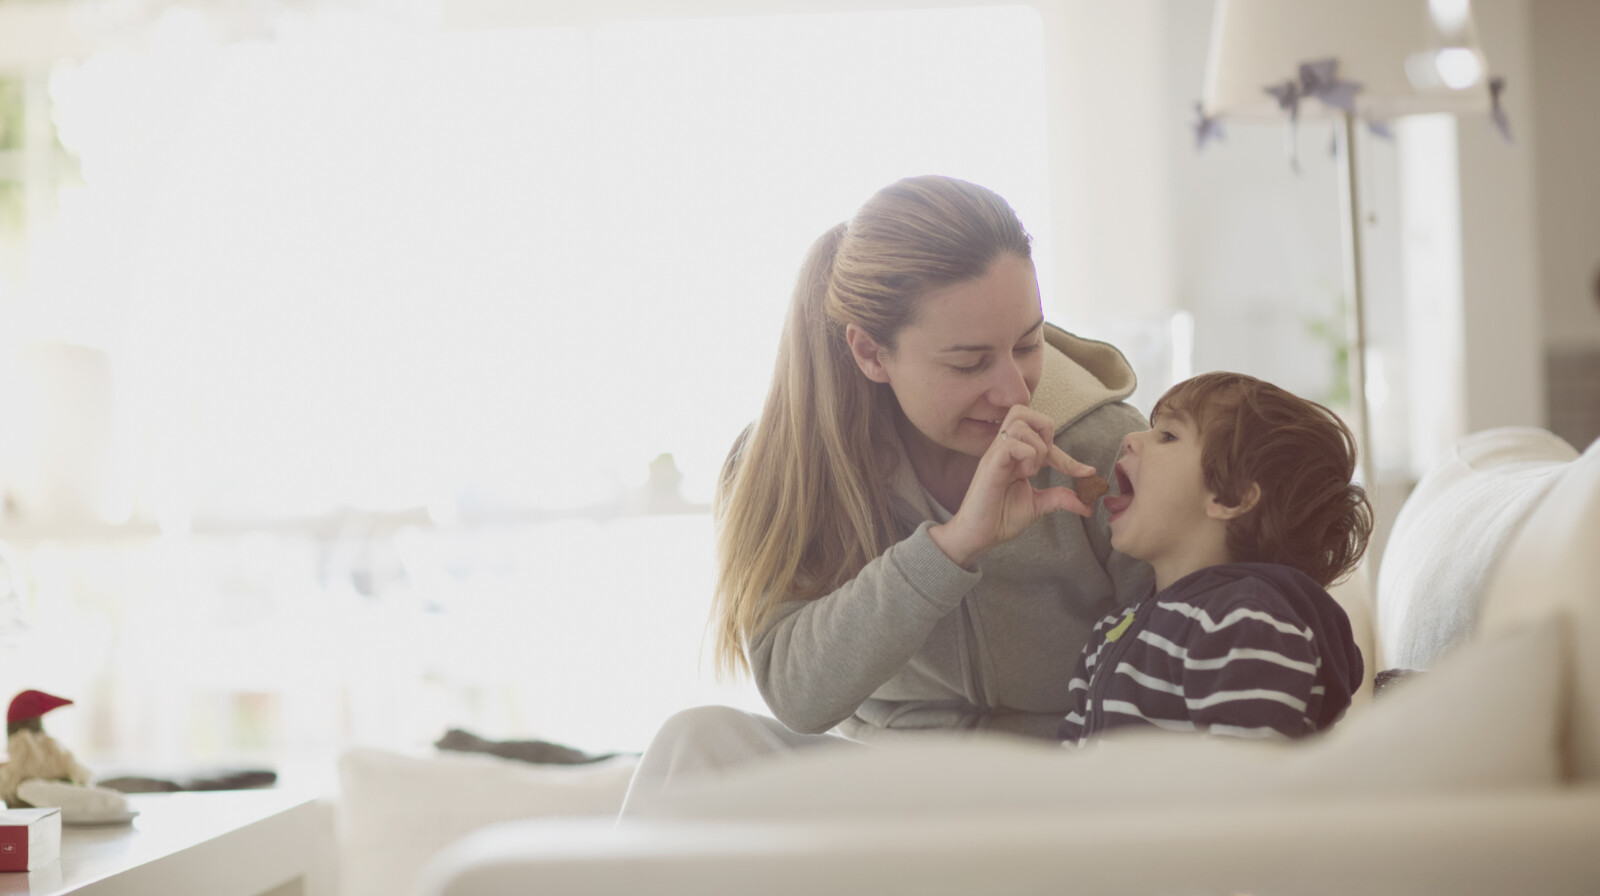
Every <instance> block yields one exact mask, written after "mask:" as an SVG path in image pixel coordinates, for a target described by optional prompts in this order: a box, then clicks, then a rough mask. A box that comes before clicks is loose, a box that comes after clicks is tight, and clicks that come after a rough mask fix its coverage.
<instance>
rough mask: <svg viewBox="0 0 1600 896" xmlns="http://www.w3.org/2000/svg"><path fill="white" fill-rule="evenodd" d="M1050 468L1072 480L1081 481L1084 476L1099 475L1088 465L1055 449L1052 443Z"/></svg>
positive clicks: (1097, 471)
mask: <svg viewBox="0 0 1600 896" xmlns="http://www.w3.org/2000/svg"><path fill="white" fill-rule="evenodd" d="M1050 466H1052V467H1055V468H1056V469H1057V470H1060V471H1061V472H1063V473H1065V474H1067V475H1068V476H1071V477H1072V478H1073V479H1082V478H1083V477H1085V476H1098V475H1100V471H1099V470H1096V469H1095V468H1094V467H1092V466H1090V465H1089V464H1086V463H1084V462H1083V461H1081V460H1078V459H1077V458H1075V457H1073V456H1072V455H1070V454H1068V453H1067V452H1065V451H1062V450H1061V449H1060V448H1057V447H1056V446H1055V444H1054V443H1052V444H1051V445H1050Z"/></svg>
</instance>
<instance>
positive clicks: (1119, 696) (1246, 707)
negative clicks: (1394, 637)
mask: <svg viewBox="0 0 1600 896" xmlns="http://www.w3.org/2000/svg"><path fill="white" fill-rule="evenodd" d="M1361 676H1362V662H1361V652H1360V650H1359V649H1357V647H1356V644H1355V638H1354V635H1353V634H1352V633H1351V629H1350V620H1349V618H1348V617H1347V616H1346V615H1345V612H1344V609H1343V608H1341V607H1340V606H1339V604H1338V603H1337V602H1336V601H1335V600H1334V599H1333V598H1332V597H1331V596H1329V594H1328V592H1327V591H1326V590H1325V589H1323V588H1322V587H1321V586H1320V585H1318V584H1317V583H1316V582H1315V581H1313V580H1312V579H1311V577H1309V576H1307V575H1305V574H1304V573H1302V572H1300V571H1299V570H1296V569H1293V568H1290V567H1287V566H1280V565H1278V564H1274V563H1225V564H1222V565H1220V566H1212V567H1208V568H1206V569H1202V570H1200V571H1199V572H1195V573H1191V574H1190V575H1188V576H1185V577H1183V578H1182V579H1179V580H1178V581H1177V582H1175V583H1173V584H1172V585H1171V586H1170V587H1168V588H1167V589H1166V590H1164V591H1161V592H1159V593H1156V594H1152V595H1150V596H1148V597H1146V598H1144V599H1143V600H1141V601H1139V602H1138V603H1137V604H1135V605H1134V606H1132V607H1130V608H1129V609H1127V610H1126V611H1123V612H1119V613H1116V614H1113V615H1111V616H1107V617H1106V618H1104V619H1102V620H1101V621H1100V622H1098V623H1097V624H1096V625H1095V627H1094V630H1093V632H1092V633H1091V634H1090V636H1089V643H1088V644H1087V645H1085V647H1084V649H1083V654H1082V655H1081V656H1080V657H1079V659H1078V664H1077V668H1076V669H1075V671H1074V672H1073V677H1072V680H1071V682H1070V684H1069V688H1070V690H1071V694H1072V700H1073V708H1072V711H1071V712H1069V713H1068V714H1067V717H1066V719H1065V721H1063V722H1062V724H1061V728H1060V732H1059V734H1060V738H1061V740H1062V741H1063V742H1064V743H1066V744H1074V745H1075V744H1082V743H1084V742H1086V741H1088V740H1090V739H1091V738H1093V737H1094V736H1095V735H1097V734H1099V733H1100V732H1103V731H1106V730H1107V729H1111V728H1117V727H1121V726H1125V725H1154V726H1156V727H1158V728H1164V729H1168V730H1172V731H1201V732H1207V733H1210V734H1218V735H1228V736H1234V737H1255V738H1265V737H1291V738H1292V737H1301V736H1303V735H1306V734H1311V733H1312V732H1315V731H1320V730H1322V729H1324V728H1327V727H1328V726H1330V725H1332V724H1333V723H1334V722H1336V721H1338V719H1339V717H1340V716H1342V715H1343V714H1344V711H1345V709H1346V708H1347V707H1349V705H1350V696H1351V694H1353V693H1354V692H1355V691H1356V689H1357V688H1358V687H1360V685H1361Z"/></svg>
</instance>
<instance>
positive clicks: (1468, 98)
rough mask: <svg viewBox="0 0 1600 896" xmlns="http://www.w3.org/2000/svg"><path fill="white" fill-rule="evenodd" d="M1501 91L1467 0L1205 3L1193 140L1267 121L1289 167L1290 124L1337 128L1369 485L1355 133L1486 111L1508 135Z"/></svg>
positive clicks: (1358, 409) (1349, 331)
mask: <svg viewBox="0 0 1600 896" xmlns="http://www.w3.org/2000/svg"><path fill="white" fill-rule="evenodd" d="M1502 86H1503V82H1502V81H1501V80H1500V79H1497V78H1492V77H1490V76H1489V68H1488V64H1487V62H1486V61H1485V59H1484V56H1483V52H1482V50H1481V49H1479V46H1478V39H1477V31H1476V28H1475V27H1474V25H1473V21H1472V10H1471V5H1470V2H1469V0H1217V5H1216V12H1215V17H1214V19H1213V21H1212V29H1211V51H1210V56H1209V58H1208V61H1207V67H1206V80H1205V89H1204V93H1203V94H1202V98H1201V100H1200V104H1199V114H1200V120H1199V122H1198V124H1197V136H1198V142H1199V143H1200V144H1201V145H1204V143H1205V142H1206V140H1207V139H1209V138H1210V137H1212V136H1214V135H1215V134H1216V133H1217V132H1218V130H1219V125H1220V123H1221V122H1223V121H1229V122H1233V121H1262V122H1265V121H1271V122H1275V123H1277V124H1278V125H1279V126H1280V127H1286V128H1287V133H1288V135H1289V160H1288V164H1290V165H1296V166H1297V165H1298V164H1299V162H1298V160H1297V159H1296V157H1295V134H1296V129H1297V128H1298V126H1299V124H1300V123H1301V122H1303V121H1308V120H1317V119H1321V120H1329V119H1331V120H1332V121H1333V122H1334V124H1335V127H1336V129H1337V130H1336V133H1337V134H1338V137H1337V138H1336V139H1337V146H1338V148H1339V154H1340V156H1341V158H1340V166H1341V168H1340V192H1341V194H1342V195H1341V206H1342V212H1343V215H1342V217H1343V219H1344V243H1345V245H1344V257H1345V265H1344V279H1345V289H1346V294H1347V300H1346V302H1345V317H1346V320H1345V328H1346V337H1347V341H1348V345H1349V361H1348V365H1347V366H1348V372H1349V378H1350V404H1351V414H1352V416H1353V418H1354V419H1353V420H1352V421H1351V423H1352V428H1353V429H1354V430H1355V431H1356V438H1357V439H1358V449H1359V451H1360V464H1359V467H1358V475H1359V476H1360V477H1361V481H1362V483H1363V484H1365V485H1366V486H1367V488H1368V489H1369V490H1370V489H1371V488H1372V487H1373V486H1374V484H1375V482H1376V480H1375V478H1374V473H1375V470H1374V463H1373V461H1374V458H1373V454H1372V426H1371V409H1370V406H1369V402H1368V399H1367V382H1366V379H1367V369H1366V368H1367V325H1366V311H1365V307H1364V305H1363V288H1362V247H1361V241H1362V226H1361V223H1362V210H1361V190H1360V184H1361V181H1360V175H1361V169H1360V167H1359V165H1358V161H1359V155H1360V154H1359V152H1358V150H1357V146H1358V145H1359V143H1360V140H1359V139H1358V137H1359V136H1360V135H1359V134H1358V131H1359V130H1360V128H1361V127H1362V126H1365V127H1368V128H1369V129H1371V130H1372V131H1374V132H1376V133H1378V134H1380V135H1385V136H1386V135H1387V133H1388V131H1387V127H1386V124H1387V122H1389V121H1391V120H1393V119H1395V118H1398V117H1400V116H1404V115H1415V114H1424V113H1449V114H1460V113H1482V112H1490V113H1491V114H1492V115H1493V116H1494V120H1495V123H1496V124H1497V125H1499V126H1500V128H1501V130H1502V133H1508V131H1507V126H1506V122H1505V117H1504V115H1503V114H1502V113H1501V112H1500V109H1499V93H1500V89H1501V87H1502Z"/></svg>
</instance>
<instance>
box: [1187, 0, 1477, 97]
mask: <svg viewBox="0 0 1600 896" xmlns="http://www.w3.org/2000/svg"><path fill="white" fill-rule="evenodd" d="M1330 58H1331V59H1337V60H1338V61H1339V69H1338V77H1339V78H1340V79H1341V80H1349V81H1355V82H1358V83H1359V84H1361V90H1360V91H1359V92H1358V93H1357V94H1356V96H1355V113H1356V115H1357V116H1358V117H1360V118H1365V119H1371V120H1378V121H1382V120H1386V119H1389V118H1394V117H1397V116H1400V115H1409V114H1414V113H1423V112H1451V113H1463V112H1486V111H1488V110H1489V107H1490V95H1489V89H1488V84H1487V82H1488V77H1489V72H1488V65H1487V62H1486V60H1485V59H1484V56H1483V52H1482V50H1480V49H1479V47H1478V38H1477V31H1476V29H1475V28H1474V27H1473V23H1472V11H1471V6H1470V3H1469V0H1217V7H1216V17H1215V21H1214V22H1213V23H1212V29H1211V56H1210V61H1209V64H1208V66H1207V70H1206V83H1205V92H1204V94H1203V96H1202V98H1201V104H1202V108H1203V109H1204V113H1205V115H1206V116H1208V117H1227V118H1257V117H1259V118H1273V119H1278V120H1281V119H1282V118H1283V110H1282V109H1281V108H1279V106H1278V102H1277V100H1276V99H1275V98H1274V97H1273V96H1272V95H1271V94H1269V93H1267V92H1266V90H1265V88H1266V87H1267V86H1269V85H1278V84H1282V83H1283V82H1285V81H1288V80H1291V79H1295V78H1297V77H1298V75H1299V70H1300V65H1301V63H1305V62H1315V61H1317V60H1321V59H1330ZM1452 85H1454V86H1452ZM1335 112H1336V110H1335V109H1333V108H1332V107H1330V106H1328V105H1326V104H1324V103H1322V102H1320V101H1317V100H1308V101H1306V102H1303V103H1301V105H1300V110H1299V113H1300V115H1301V116H1302V117H1306V118H1316V117H1321V116H1326V115H1329V114H1333V113H1335Z"/></svg>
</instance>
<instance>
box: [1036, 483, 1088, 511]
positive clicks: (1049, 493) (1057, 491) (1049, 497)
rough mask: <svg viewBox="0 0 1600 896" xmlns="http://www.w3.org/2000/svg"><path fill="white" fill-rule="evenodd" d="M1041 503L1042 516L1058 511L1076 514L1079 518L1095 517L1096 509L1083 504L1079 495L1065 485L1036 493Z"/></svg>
mask: <svg viewBox="0 0 1600 896" xmlns="http://www.w3.org/2000/svg"><path fill="white" fill-rule="evenodd" d="M1034 495H1035V498H1036V500H1037V501H1038V502H1039V507H1040V510H1041V511H1042V512H1041V514H1040V515H1041V516H1043V515H1044V514H1045V513H1050V512H1053V511H1057V510H1065V511H1067V512H1068V513H1076V514H1077V515H1078V516H1094V508H1093V507H1090V506H1089V505H1088V504H1085V503H1083V499H1082V498H1080V497H1078V493H1077V492H1075V491H1073V490H1072V489H1070V488H1067V487H1066V486H1064V485H1056V486H1051V487H1050V488H1044V489H1039V490H1038V491H1036V492H1034Z"/></svg>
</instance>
